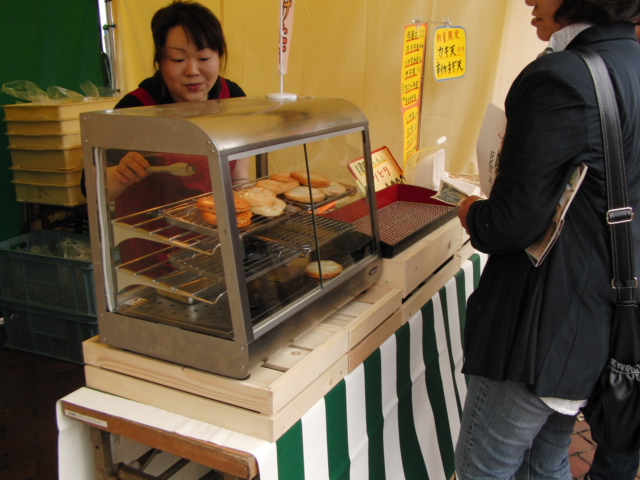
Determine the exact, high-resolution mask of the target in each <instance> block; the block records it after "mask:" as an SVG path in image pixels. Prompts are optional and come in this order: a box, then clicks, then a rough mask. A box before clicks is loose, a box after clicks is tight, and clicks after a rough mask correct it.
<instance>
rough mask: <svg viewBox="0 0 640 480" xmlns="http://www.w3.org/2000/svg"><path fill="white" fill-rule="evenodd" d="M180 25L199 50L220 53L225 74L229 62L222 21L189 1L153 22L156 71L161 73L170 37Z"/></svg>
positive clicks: (165, 10)
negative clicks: (169, 34)
mask: <svg viewBox="0 0 640 480" xmlns="http://www.w3.org/2000/svg"><path fill="white" fill-rule="evenodd" d="M178 25H180V26H182V28H184V30H185V32H186V33H187V35H188V36H189V37H191V38H192V39H193V41H194V42H195V44H196V47H198V50H202V49H204V48H210V49H211V50H213V51H215V52H218V55H219V56H220V66H221V70H224V68H223V67H224V66H225V65H226V61H227V43H226V41H225V39H224V33H223V32H222V25H221V24H220V20H218V18H217V17H216V16H215V15H214V14H213V12H212V11H211V10H209V9H208V8H207V7H205V6H204V5H201V4H199V3H197V2H192V1H189V0H175V1H174V2H172V3H171V4H170V5H167V6H166V7H163V8H161V9H160V10H158V11H157V12H156V13H155V14H154V15H153V18H152V19H151V33H152V35H153V44H154V47H155V52H154V55H153V65H154V70H155V71H158V70H159V69H160V62H161V61H162V59H163V57H164V47H165V45H166V43H167V34H168V33H169V30H171V29H172V28H174V27H177V26H178Z"/></svg>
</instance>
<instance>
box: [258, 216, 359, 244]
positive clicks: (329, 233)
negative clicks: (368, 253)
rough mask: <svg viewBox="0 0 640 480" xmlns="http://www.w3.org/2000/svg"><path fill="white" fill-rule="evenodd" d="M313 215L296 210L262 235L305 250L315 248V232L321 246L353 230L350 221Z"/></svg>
mask: <svg viewBox="0 0 640 480" xmlns="http://www.w3.org/2000/svg"><path fill="white" fill-rule="evenodd" d="M313 219H314V217H313V216H312V215H309V214H308V213H306V212H298V213H297V214H295V215H292V216H291V217H290V218H288V219H286V221H284V222H280V223H278V224H276V225H274V226H273V227H272V228H269V229H266V230H264V231H263V232H262V234H263V235H264V236H266V237H267V238H269V239H271V240H273V241H274V242H278V243H282V244H289V245H297V246H299V247H300V248H302V249H303V251H305V252H309V251H311V250H315V249H316V245H315V238H316V234H317V238H318V246H322V245H324V244H326V243H328V242H329V241H331V240H333V239H334V238H336V237H338V236H340V235H342V234H343V233H346V232H349V231H351V230H353V226H352V225H351V224H350V223H347V222H342V221H340V220H335V219H332V218H326V217H320V216H317V217H315V220H316V221H315V225H314V221H313Z"/></svg>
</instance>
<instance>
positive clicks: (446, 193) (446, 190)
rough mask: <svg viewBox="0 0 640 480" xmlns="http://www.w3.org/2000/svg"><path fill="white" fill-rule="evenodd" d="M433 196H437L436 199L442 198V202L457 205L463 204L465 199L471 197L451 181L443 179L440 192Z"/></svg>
mask: <svg viewBox="0 0 640 480" xmlns="http://www.w3.org/2000/svg"><path fill="white" fill-rule="evenodd" d="M431 198H435V199H436V200H440V201H441V202H444V203H448V204H449V205H454V206H456V207H457V206H458V205H461V204H462V202H463V201H464V200H466V199H467V198H469V195H467V194H466V193H464V192H463V191H462V190H460V189H458V188H456V187H454V186H453V185H451V184H450V183H448V182H445V181H444V180H441V181H440V189H439V190H438V193H436V194H435V195H433V196H432V197H431Z"/></svg>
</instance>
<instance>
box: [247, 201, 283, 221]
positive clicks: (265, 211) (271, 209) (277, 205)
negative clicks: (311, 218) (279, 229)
mask: <svg viewBox="0 0 640 480" xmlns="http://www.w3.org/2000/svg"><path fill="white" fill-rule="evenodd" d="M286 206H287V204H286V203H284V202H283V201H282V200H280V199H279V198H276V201H275V202H274V204H273V205H269V206H268V207H251V212H253V213H255V214H256V215H262V216H263V217H277V216H278V215H282V212H284V208H285V207H286Z"/></svg>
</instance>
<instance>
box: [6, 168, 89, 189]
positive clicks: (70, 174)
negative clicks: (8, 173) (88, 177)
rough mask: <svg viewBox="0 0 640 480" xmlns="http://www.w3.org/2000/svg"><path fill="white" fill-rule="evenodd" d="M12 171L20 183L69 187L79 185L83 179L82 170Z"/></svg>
mask: <svg viewBox="0 0 640 480" xmlns="http://www.w3.org/2000/svg"><path fill="white" fill-rule="evenodd" d="M10 169H11V170H12V171H13V179H14V180H15V181H17V182H20V183H30V184H35V185H60V186H64V187H69V186H72V185H78V184H79V183H80V181H81V179H82V169H81V168H80V169H77V170H31V169H26V168H21V167H10Z"/></svg>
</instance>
